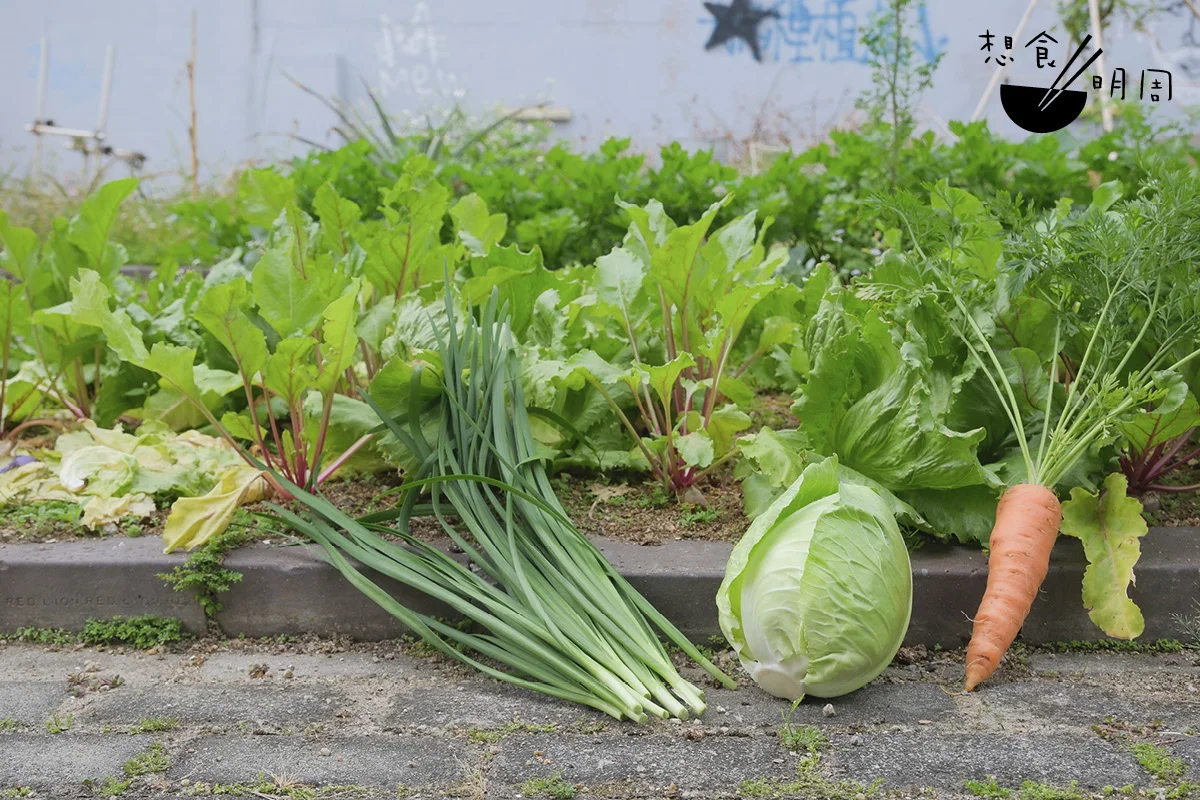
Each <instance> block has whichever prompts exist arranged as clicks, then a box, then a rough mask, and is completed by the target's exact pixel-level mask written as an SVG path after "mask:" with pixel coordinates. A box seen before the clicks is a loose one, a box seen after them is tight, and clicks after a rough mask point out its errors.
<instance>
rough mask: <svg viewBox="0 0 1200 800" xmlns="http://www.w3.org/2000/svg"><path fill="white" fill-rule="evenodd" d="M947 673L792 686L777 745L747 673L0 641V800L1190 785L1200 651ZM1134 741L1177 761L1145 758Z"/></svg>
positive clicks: (392, 649) (314, 647)
mask: <svg viewBox="0 0 1200 800" xmlns="http://www.w3.org/2000/svg"><path fill="white" fill-rule="evenodd" d="M724 659H725V662H726V663H727V662H728V656H725V657H724ZM961 669H962V666H961V655H960V654H957V653H925V652H912V651H905V652H903V653H902V655H901V658H900V659H898V661H897V663H895V664H893V665H892V666H891V667H889V669H888V670H887V671H886V672H885V673H884V674H883V675H882V676H881V677H880V678H879V679H878V680H876V681H875V682H874V683H873V684H871V685H870V686H868V687H866V688H864V689H862V690H861V691H859V692H855V693H854V694H852V695H849V696H847V697H843V698H838V699H836V700H834V701H833V711H834V712H835V713H834V714H833V715H832V716H830V715H828V714H827V712H825V711H824V708H825V702H824V701H817V700H810V701H806V702H805V703H803V704H801V705H800V706H799V707H798V708H797V709H796V710H795V711H794V713H793V714H792V715H791V725H793V726H796V727H800V726H809V725H811V726H815V727H816V728H817V729H818V730H819V731H820V733H821V734H822V736H823V738H824V740H825V743H824V744H823V745H822V746H821V747H820V748H819V751H818V755H817V756H816V757H815V758H813V757H811V756H809V755H808V753H807V752H806V751H802V752H793V751H791V750H789V749H788V748H787V747H786V746H785V740H784V737H782V736H781V729H782V728H783V727H784V717H783V715H784V714H785V713H786V712H787V711H788V707H787V704H786V703H784V702H782V701H779V700H776V699H774V698H771V697H768V696H766V695H765V694H763V693H762V692H760V691H759V690H758V689H756V688H755V687H754V686H753V685H752V684H751V683H750V682H749V681H743V686H742V688H740V689H738V690H736V691H730V690H725V689H714V688H710V689H709V690H708V700H709V710H708V713H707V714H705V715H704V717H703V718H702V719H699V720H689V721H686V722H679V721H669V722H654V723H652V724H650V725H646V726H635V725H632V724H628V723H618V722H615V721H612V720H609V719H607V718H606V717H604V716H602V715H600V714H599V713H596V712H593V711H590V710H587V709H582V708H577V707H574V706H571V705H568V704H564V703H560V702H557V701H554V700H549V699H546V698H542V697H538V696H535V695H530V694H527V693H524V692H522V691H519V690H515V689H513V688H511V687H508V686H504V685H500V684H498V683H495V682H492V681H488V680H484V679H481V678H479V677H477V676H474V675H471V674H469V673H466V672H464V671H463V670H462V668H460V667H457V666H455V665H451V664H448V663H446V662H444V661H442V660H439V659H428V658H422V657H419V656H418V655H417V654H416V653H415V652H414V651H413V650H412V648H410V647H409V646H407V645H403V644H401V643H395V642H391V643H381V644H377V645H369V646H367V645H363V646H349V645H346V644H345V643H341V644H339V643H335V642H324V643H321V642H316V643H314V642H305V643H299V644H297V643H288V644H280V643H254V642H239V641H232V642H218V641H211V640H204V641H200V642H196V643H192V644H189V645H184V646H180V647H178V648H177V649H176V650H174V651H172V652H167V653H157V654H155V653H139V652H123V651H113V650H106V649H103V648H101V649H95V648H70V647H68V648H60V649H56V648H47V647H37V646H30V645H15V644H9V645H3V644H0V798H8V797H30V798H54V799H55V800H57V799H58V798H68V799H70V798H86V797H98V796H120V797H128V798H134V799H135V800H138V799H140V798H176V797H196V796H200V797H209V796H241V797H257V798H268V800H271V799H273V798H301V800H305V799H311V798H324V797H329V798H334V797H337V798H351V797H359V798H362V797H372V798H392V797H399V796H407V797H412V798H440V797H460V798H475V799H476V800H492V799H493V798H495V799H496V800H500V799H502V798H503V799H506V798H517V797H569V796H574V797H578V798H581V800H582V799H583V798H617V799H621V798H630V799H632V798H695V799H696V800H703V799H705V798H714V800H715V799H717V798H722V799H724V798H742V797H776V798H821V797H824V798H839V799H840V800H855V798H857V797H859V796H862V797H876V798H889V797H894V798H916V797H921V798H949V799H950V800H965V798H968V797H973V796H976V795H973V794H972V792H971V791H970V790H969V789H968V787H967V786H966V784H965V782H966V781H968V780H983V779H985V778H986V777H987V776H989V775H990V776H995V780H996V782H997V783H998V784H999V785H1001V786H1004V787H1009V788H1014V789H1015V788H1018V787H1020V786H1021V785H1022V784H1023V783H1024V782H1025V781H1036V782H1040V783H1042V784H1045V786H1043V787H1042V789H1041V791H1042V794H1040V795H1039V794H1030V795H1029V796H1030V797H1049V796H1054V797H1064V798H1066V797H1072V798H1082V797H1093V796H1095V797H1100V796H1103V792H1104V789H1105V787H1108V786H1113V787H1126V786H1132V787H1133V789H1132V790H1130V791H1132V796H1143V797H1165V796H1168V795H1169V794H1170V793H1172V792H1174V793H1175V795H1176V796H1181V797H1183V796H1187V795H1186V793H1185V790H1186V788H1187V787H1186V786H1182V787H1181V781H1183V780H1186V778H1187V777H1188V776H1192V777H1193V779H1194V780H1196V781H1197V783H1200V651H1185V652H1182V653H1161V654H1112V653H1109V654H1057V655H1056V654H1051V653H1047V652H1044V651H1027V652H1025V653H1024V654H1022V655H1020V656H1019V657H1018V658H1016V659H1014V662H1013V663H1012V664H1007V665H1006V666H1005V667H1004V669H1003V670H1002V673H1001V674H1000V675H999V676H998V679H997V680H995V681H993V682H991V683H989V684H988V685H987V686H986V687H985V688H984V689H983V690H981V691H979V692H976V693H974V694H972V695H964V694H962V692H961V682H960V680H961V679H960V676H961ZM118 675H119V676H120V681H114V680H113V678H114V677H115V676H118ZM72 676H75V677H74V678H72ZM690 677H693V679H697V680H698V677H697V676H690ZM743 677H744V676H743ZM114 683H115V684H116V685H115V686H114V685H113V684H114ZM49 721H54V722H55V723H56V727H57V728H59V729H63V730H62V731H61V732H59V733H51V732H50V730H49V729H48V727H47V722H49ZM146 728H149V730H146ZM1136 745H1142V747H1140V748H1139V747H1136ZM1145 745H1154V746H1155V747H1156V748H1161V750H1156V751H1154V752H1156V753H1159V754H1160V755H1167V756H1170V757H1172V758H1177V759H1181V762H1180V764H1179V765H1177V766H1176V768H1175V773H1174V776H1173V777H1171V776H1164V775H1163V774H1161V771H1160V774H1159V775H1158V776H1156V775H1154V774H1152V772H1151V771H1149V770H1148V769H1147V768H1146V766H1144V765H1143V764H1142V763H1139V759H1138V754H1139V753H1141V754H1142V755H1143V756H1144V754H1145V752H1146V749H1145ZM1143 760H1144V759H1143ZM1180 766H1181V767H1183V768H1186V769H1187V770H1189V772H1188V773H1186V774H1183V775H1181V774H1180V773H1179V767H1180ZM130 772H133V773H138V772H142V773H144V774H135V775H131V774H129V773H130ZM109 779H111V780H109ZM85 781H88V782H89V783H85ZM106 781H107V782H106ZM125 781H128V782H129V783H128V785H127V786H125V788H124V789H121V788H120V787H121V785H122V784H123V783H124V782H125ZM1073 783H1074V784H1075V788H1074V789H1070V787H1071V785H1072V784H1073ZM89 784H90V785H89ZM103 787H107V790H106V791H107V792H108V794H102V791H105V789H104V788H103ZM1051 787H1053V790H1054V791H1057V792H1059V794H1053V793H1052V792H1051ZM1030 791H1032V790H1030ZM1071 792H1074V794H1071ZM1192 796H1194V797H1195V798H1197V800H1200V787H1198V788H1197V790H1196V791H1195V792H1194V793H1193V795H1192ZM1013 798H1014V800H1018V798H1017V797H1016V795H1014V796H1013Z"/></svg>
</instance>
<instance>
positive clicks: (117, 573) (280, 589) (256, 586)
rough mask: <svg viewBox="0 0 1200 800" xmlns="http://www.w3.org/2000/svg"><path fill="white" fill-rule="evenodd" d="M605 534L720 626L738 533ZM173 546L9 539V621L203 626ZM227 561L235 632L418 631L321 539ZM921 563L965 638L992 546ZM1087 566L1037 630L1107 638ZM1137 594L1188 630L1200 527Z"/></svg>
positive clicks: (1068, 549)
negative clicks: (732, 541) (1086, 582)
mask: <svg viewBox="0 0 1200 800" xmlns="http://www.w3.org/2000/svg"><path fill="white" fill-rule="evenodd" d="M596 541H597V544H598V545H599V547H600V549H601V550H602V551H603V552H604V554H605V556H607V557H608V559H609V560H610V561H611V562H612V563H613V565H614V566H616V567H617V569H618V570H620V572H621V574H623V575H625V576H626V577H627V578H628V579H629V580H630V582H631V583H632V584H633V585H634V586H635V587H637V588H638V589H639V590H640V591H641V592H642V593H643V594H644V595H645V596H646V597H647V599H649V600H650V601H651V602H652V603H654V605H655V606H656V607H657V608H658V609H659V610H661V611H662V612H663V613H664V614H665V615H666V616H667V617H668V618H670V619H671V620H672V621H673V622H675V624H677V625H678V626H679V627H680V628H681V629H682V630H683V631H684V632H685V633H687V634H688V635H689V636H693V637H697V638H699V637H707V636H711V635H714V634H718V633H720V629H719V627H718V625H717V611H716V606H715V605H714V603H713V597H714V596H715V594H716V591H717V587H718V586H719V585H720V582H721V578H722V576H723V575H724V570H725V561H726V559H727V558H728V557H729V551H730V549H731V546H730V545H728V544H725V543H718V542H699V541H680V542H668V543H666V544H663V545H662V546H660V547H644V546H640V545H634V544H629V543H626V542H618V541H612V540H605V539H598V540H596ZM161 550H162V543H161V541H160V540H159V539H157V538H147V539H122V538H114V539H105V540H100V541H95V542H78V543H76V542H72V543H62V544H47V545H37V544H25V545H3V546H0V633H12V632H14V631H15V630H16V629H18V628H21V627H26V626H33V627H43V628H66V629H68V630H79V629H81V628H82V627H83V624H84V622H85V621H86V620H88V619H90V618H95V617H111V616H114V615H118V614H120V615H124V616H131V615H138V614H156V615H159V616H173V617H178V618H180V619H181V620H182V621H183V625H184V628H185V629H186V630H187V631H189V632H192V633H202V632H203V631H204V630H205V620H204V614H203V612H202V611H201V609H200V606H199V604H198V603H197V602H196V600H195V599H194V598H193V597H191V596H188V595H185V594H179V593H177V592H174V591H172V590H171V589H169V588H168V587H166V586H165V585H164V584H163V583H162V581H161V580H159V579H158V578H157V577H156V575H157V574H158V573H160V572H166V571H168V570H170V569H171V568H172V567H174V566H176V565H179V564H181V563H183V561H184V559H185V556H184V555H182V554H172V555H169V556H168V555H163V554H162V552H161ZM225 564H226V567H228V568H229V569H233V570H237V571H238V572H241V573H242V574H243V575H244V578H243V580H242V581H241V582H240V583H238V584H236V585H235V586H234V588H233V589H232V590H231V591H229V592H228V593H226V594H224V595H222V601H223V603H224V606H225V609H224V611H222V612H221V613H220V614H219V615H218V622H219V623H220V624H221V627H222V629H223V630H224V631H225V633H226V634H228V635H230V636H238V635H245V636H249V637H261V636H274V635H278V634H289V635H296V634H300V633H316V634H321V635H331V634H348V635H350V636H353V637H355V638H359V639H366V640H375V639H384V638H390V637H394V636H397V635H400V634H402V633H403V632H404V628H403V626H402V625H400V624H399V623H398V622H397V621H396V620H395V619H394V618H393V617H391V616H390V615H389V614H387V613H386V612H384V611H383V610H382V609H380V608H379V607H378V606H376V605H375V604H373V603H371V602H369V601H368V600H366V599H365V598H363V597H362V595H360V594H359V592H358V591H357V590H355V589H354V588H353V587H351V586H350V584H349V583H347V582H346V581H345V580H344V579H343V578H342V577H341V575H339V574H338V573H337V572H336V571H335V570H334V569H333V568H332V567H330V566H329V565H327V564H325V563H324V561H323V560H322V559H321V557H320V554H319V552H318V551H317V550H316V549H314V548H309V547H272V546H264V545H257V546H253V547H249V548H244V549H242V550H238V551H235V552H233V553H231V554H230V555H229V556H228V557H227V558H226V562H225ZM912 564H913V613H912V621H911V623H910V625H909V629H908V639H907V641H908V643H909V644H925V645H931V646H932V645H935V644H940V645H943V646H946V647H955V646H959V645H961V644H963V643H964V642H966V640H967V638H969V636H970V632H971V623H970V620H969V615H970V614H972V613H973V612H974V610H975V608H976V606H977V605H978V603H979V598H980V596H981V595H982V594H983V587H984V583H985V580H986V575H987V572H986V568H987V561H986V559H985V558H984V556H983V554H982V553H980V552H978V551H975V550H970V549H968V548H965V547H952V546H941V545H937V546H934V545H931V546H928V547H925V548H922V549H920V550H918V551H917V552H915V553H913V554H912ZM1084 567H1085V562H1084V559H1083V553H1082V550H1081V549H1080V547H1079V544H1078V542H1076V541H1074V540H1069V539H1063V540H1062V541H1060V542H1059V543H1058V544H1057V545H1056V547H1055V549H1054V556H1053V558H1052V559H1051V566H1050V573H1049V575H1048V577H1047V579H1046V582H1045V585H1044V586H1043V589H1042V593H1041V596H1040V597H1039V599H1038V601H1037V602H1036V603H1035V604H1034V607H1033V613H1032V614H1031V615H1030V617H1029V620H1028V621H1027V622H1026V623H1025V627H1024V629H1023V631H1022V638H1023V639H1024V640H1025V641H1030V642H1049V641H1073V640H1094V639H1098V638H1102V633H1101V631H1100V630H1099V629H1098V628H1096V626H1095V625H1093V624H1092V622H1091V621H1090V620H1089V619H1088V616H1087V613H1086V612H1085V610H1084V608H1083V603H1082V599H1081V596H1080V583H1081V581H1082V578H1083V570H1084ZM368 574H369V573H368ZM372 577H378V576H374V575H373V576H372ZM383 585H385V586H387V587H388V588H389V589H390V590H391V591H392V592H393V594H394V595H395V596H396V597H397V598H399V599H401V601H402V602H405V603H406V604H409V605H410V606H412V607H414V608H417V609H419V610H422V611H426V612H430V613H435V614H445V613H446V609H444V608H439V607H438V606H437V604H435V603H433V602H432V601H430V600H429V598H427V597H425V596H423V595H420V594H418V593H416V592H414V591H412V590H410V589H407V588H405V587H403V586H401V585H399V584H396V583H394V582H391V581H387V580H384V582H383ZM1131 595H1132V597H1133V599H1134V600H1135V601H1136V602H1137V603H1138V605H1139V606H1140V607H1141V609H1142V611H1143V613H1144V614H1145V617H1146V630H1145V633H1144V634H1143V637H1142V638H1143V640H1147V641H1152V640H1154V639H1159V638H1177V637H1181V636H1183V635H1184V634H1185V631H1184V630H1183V625H1182V624H1181V618H1185V617H1195V616H1197V615H1198V614H1200V529H1196V528H1154V529H1151V531H1150V533H1149V535H1148V536H1146V537H1145V538H1144V539H1143V540H1142V558H1141V560H1140V561H1139V563H1138V566H1137V585H1136V587H1135V588H1134V589H1133V590H1132V592H1131Z"/></svg>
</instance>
